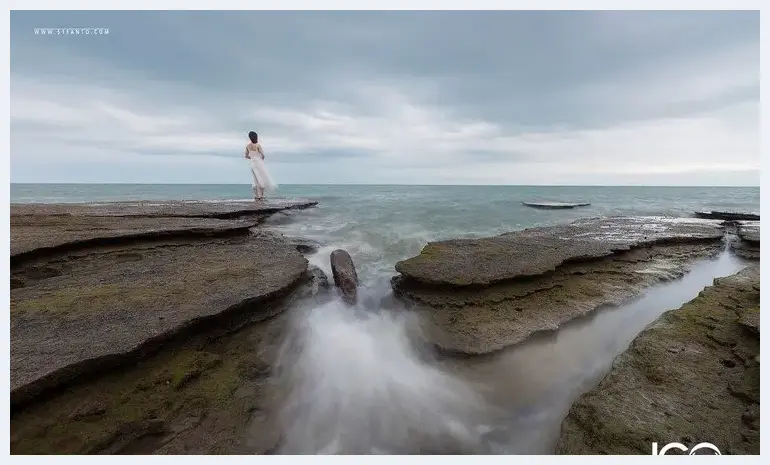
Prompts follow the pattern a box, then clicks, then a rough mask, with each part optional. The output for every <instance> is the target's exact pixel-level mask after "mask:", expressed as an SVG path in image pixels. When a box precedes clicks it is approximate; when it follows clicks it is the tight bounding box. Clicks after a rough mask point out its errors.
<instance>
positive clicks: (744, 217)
mask: <svg viewBox="0 0 770 465" xmlns="http://www.w3.org/2000/svg"><path fill="white" fill-rule="evenodd" d="M695 216H696V217H697V218H703V219H708V220H726V221H759V215H756V214H754V213H738V212H714V211H711V212H695Z"/></svg>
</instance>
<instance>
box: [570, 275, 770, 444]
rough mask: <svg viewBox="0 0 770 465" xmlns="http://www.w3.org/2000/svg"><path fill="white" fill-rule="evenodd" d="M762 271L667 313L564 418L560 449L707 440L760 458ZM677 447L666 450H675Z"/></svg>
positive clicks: (719, 282)
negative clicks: (760, 291) (760, 285)
mask: <svg viewBox="0 0 770 465" xmlns="http://www.w3.org/2000/svg"><path fill="white" fill-rule="evenodd" d="M758 357H759V267H758V266H751V267H749V268H746V269H744V270H743V271H741V272H740V273H738V274H736V275H733V276H731V277H728V278H721V279H716V280H715V281H714V285H713V286H711V287H708V288H706V289H705V290H704V291H703V292H701V294H700V295H699V296H698V297H697V298H695V299H693V300H692V301H690V302H689V303H687V304H685V305H684V306H683V307H682V308H680V309H678V310H672V311H669V312H667V313H665V314H664V315H663V316H662V317H660V318H659V319H658V320H657V321H656V322H655V323H653V324H652V325H651V326H650V327H648V329H647V330H645V331H644V332H643V333H641V334H640V335H639V336H637V337H636V339H634V341H633V342H632V344H631V346H630V348H629V349H628V350H627V351H626V352H624V353H623V354H621V355H620V356H618V357H617V358H616V359H615V362H614V364H613V369H612V371H611V372H610V373H609V374H608V375H607V376H606V377H605V378H604V380H602V382H601V383H600V384H599V386H598V387H596V388H595V389H594V390H592V391H591V392H589V393H587V394H584V395H583V396H582V397H581V398H580V399H579V400H578V401H577V402H576V403H575V404H574V405H573V406H572V408H571V410H570V412H569V414H568V416H567V418H566V419H565V420H564V422H563V423H562V432H561V439H560V441H559V444H558V446H557V453H560V454H650V451H651V447H652V446H651V445H652V442H657V443H658V444H659V447H662V445H664V444H667V443H670V442H680V443H682V444H684V445H685V446H686V447H692V446H694V445H695V444H697V443H700V442H710V443H712V444H714V445H715V446H717V447H718V448H719V450H720V451H721V453H722V454H723V455H727V454H729V455H734V454H759V358H758ZM677 452H678V451H671V452H669V454H672V453H677Z"/></svg>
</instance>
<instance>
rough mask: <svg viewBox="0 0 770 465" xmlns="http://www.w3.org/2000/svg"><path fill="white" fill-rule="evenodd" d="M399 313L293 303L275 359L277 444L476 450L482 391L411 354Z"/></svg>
mask: <svg viewBox="0 0 770 465" xmlns="http://www.w3.org/2000/svg"><path fill="white" fill-rule="evenodd" d="M362 300H367V299H366V298H365V297H364V298H363V299H362ZM407 315H408V313H401V314H394V313H390V312H388V311H384V310H375V309H365V308H362V307H357V308H351V307H348V306H346V305H344V304H343V303H341V302H340V301H338V300H334V301H332V302H329V303H327V304H325V305H321V306H319V307H316V308H312V309H307V310H306V311H303V312H298V316H297V317H296V319H295V321H294V323H293V325H292V327H291V330H290V332H289V335H288V337H287V340H286V343H285V344H284V346H283V348H282V351H281V354H280V356H279V358H278V364H277V367H276V372H277V373H279V384H280V386H282V387H281V390H282V393H283V396H284V397H283V399H282V402H281V409H280V415H279V417H280V425H281V428H282V432H283V438H284V439H283V443H282V445H281V448H280V450H279V452H280V453H288V454H307V453H311V454H312V453H358V454H370V453H419V452H433V453H446V452H448V451H450V452H451V451H455V452H470V451H479V450H480V447H481V445H482V438H481V431H482V430H481V429H480V424H479V421H480V419H482V418H484V417H487V416H488V415H482V412H484V410H485V405H484V402H483V401H482V398H481V397H480V396H479V394H478V393H477V392H476V391H475V390H474V388H473V386H471V385H470V384H469V383H467V382H466V381H463V380H462V379H460V378H459V377H456V376H453V375H452V374H450V373H448V372H446V371H444V370H442V369H441V368H439V367H438V366H436V365H434V364H433V363H431V362H430V360H429V359H426V358H424V357H421V356H420V354H419V353H418V352H417V351H416V350H415V348H414V346H413V341H414V340H415V338H417V340H419V337H420V333H419V328H418V326H417V325H416V321H415V320H413V319H411V318H409V317H407Z"/></svg>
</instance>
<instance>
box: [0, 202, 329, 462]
mask: <svg viewBox="0 0 770 465" xmlns="http://www.w3.org/2000/svg"><path fill="white" fill-rule="evenodd" d="M254 205H256V206H255V207H254V208H246V210H239V209H240V208H241V207H237V208H235V207H233V206H232V205H231V204H229V203H228V204H225V205H218V204H215V203H210V204H209V203H206V204H201V205H196V206H195V207H194V208H195V209H197V210H195V211H194V212H192V210H190V209H189V208H188V209H185V208H183V209H182V210H181V213H180V212H177V211H172V212H169V213H168V214H170V215H171V216H169V217H162V216H153V215H157V214H158V210H152V209H150V210H149V216H142V211H144V210H137V209H136V208H138V207H135V206H131V205H128V206H127V205H124V204H115V205H102V206H96V207H89V206H86V205H72V206H45V205H34V206H15V207H13V208H12V209H13V210H14V211H15V212H16V214H17V215H18V216H12V217H11V224H12V227H11V237H12V242H11V248H12V250H13V251H14V252H15V255H13V256H12V265H11V311H10V317H11V318H10V320H11V407H12V418H11V425H12V426H11V428H12V430H13V434H12V437H11V449H12V452H13V453H151V452H158V451H161V452H164V451H165V452H166V453H217V452H220V453H221V452H229V453H233V452H235V453H238V452H239V451H240V452H241V453H255V452H256V453H258V452H264V449H262V448H263V447H264V448H269V447H271V446H270V445H269V444H267V443H264V444H261V445H259V444H249V443H248V441H246V440H245V436H246V431H247V429H248V428H250V426H249V425H251V424H254V423H255V422H256V421H257V419H258V418H259V415H258V414H257V413H256V412H257V411H258V410H259V409H261V408H262V407H260V405H261V403H260V402H262V400H261V397H260V396H261V394H260V392H261V391H262V389H261V387H260V386H261V385H262V384H263V383H264V382H265V380H266V379H267V377H268V376H269V372H270V360H271V355H270V353H271V350H272V347H273V346H275V345H276V343H275V341H276V340H277V338H278V337H280V335H281V332H282V328H283V325H284V319H283V318H281V313H282V312H283V311H284V310H286V309H287V308H288V307H289V305H290V303H291V302H292V301H293V300H294V299H297V298H303V297H311V296H313V295H316V294H317V293H319V292H320V291H321V290H322V289H323V288H324V287H328V279H327V278H326V276H325V275H323V272H321V274H320V275H319V274H318V273H317V271H315V270H312V269H308V262H307V260H306V259H305V258H304V257H303V256H302V254H301V253H300V252H299V251H298V248H297V247H296V246H295V245H294V244H291V243H290V242H288V241H285V240H282V238H281V237H279V236H272V237H253V236H252V235H250V234H249V228H253V227H254V226H255V225H256V224H257V223H258V222H259V221H260V220H261V219H262V218H264V216H265V215H267V214H269V213H266V212H270V211H273V210H276V209H277V210H278V211H281V210H283V209H287V208H289V209H290V208H294V207H295V206H296V205H298V204H297V203H293V202H279V203H277V204H273V203H271V202H266V203H265V204H254ZM247 207H248V206H247ZM147 208H149V207H147ZM152 208H155V207H152ZM158 208H160V207H158ZM163 208H166V207H163ZM190 208H193V207H190ZM205 208H210V210H211V212H212V213H211V214H208V213H206V210H205ZM159 211H160V212H166V210H159ZM237 211H245V213H243V216H238V215H235V216H232V218H231V219H216V217H217V216H219V215H226V216H231V215H232V214H233V212H237ZM102 213H104V214H106V215H107V216H101V214H102ZM193 213H194V214H193ZM41 231H46V233H45V234H44V233H43V232H41ZM276 317H277V318H276ZM117 367H120V369H119V370H116V369H114V368H117ZM65 386H66V390H65V389H62V388H64V387H65ZM268 442H269V441H268Z"/></svg>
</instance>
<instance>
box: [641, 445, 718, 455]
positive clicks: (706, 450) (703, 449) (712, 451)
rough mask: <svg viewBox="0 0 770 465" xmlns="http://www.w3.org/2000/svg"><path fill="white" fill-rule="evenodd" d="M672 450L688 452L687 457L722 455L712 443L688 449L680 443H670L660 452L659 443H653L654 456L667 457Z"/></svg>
mask: <svg viewBox="0 0 770 465" xmlns="http://www.w3.org/2000/svg"><path fill="white" fill-rule="evenodd" d="M671 449H677V450H680V451H682V452H687V455H722V453H721V452H720V451H719V448H718V447H717V446H715V445H714V444H711V443H710V442H701V443H700V444H696V445H695V446H693V447H692V448H688V447H687V446H685V445H684V444H682V443H680V442H670V443H668V444H666V445H665V446H663V448H661V449H660V451H658V443H657V442H653V443H652V455H666V453H667V452H668V451H670V450H671ZM688 451H689V452H688ZM698 451H700V453H698V454H696V452H698Z"/></svg>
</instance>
